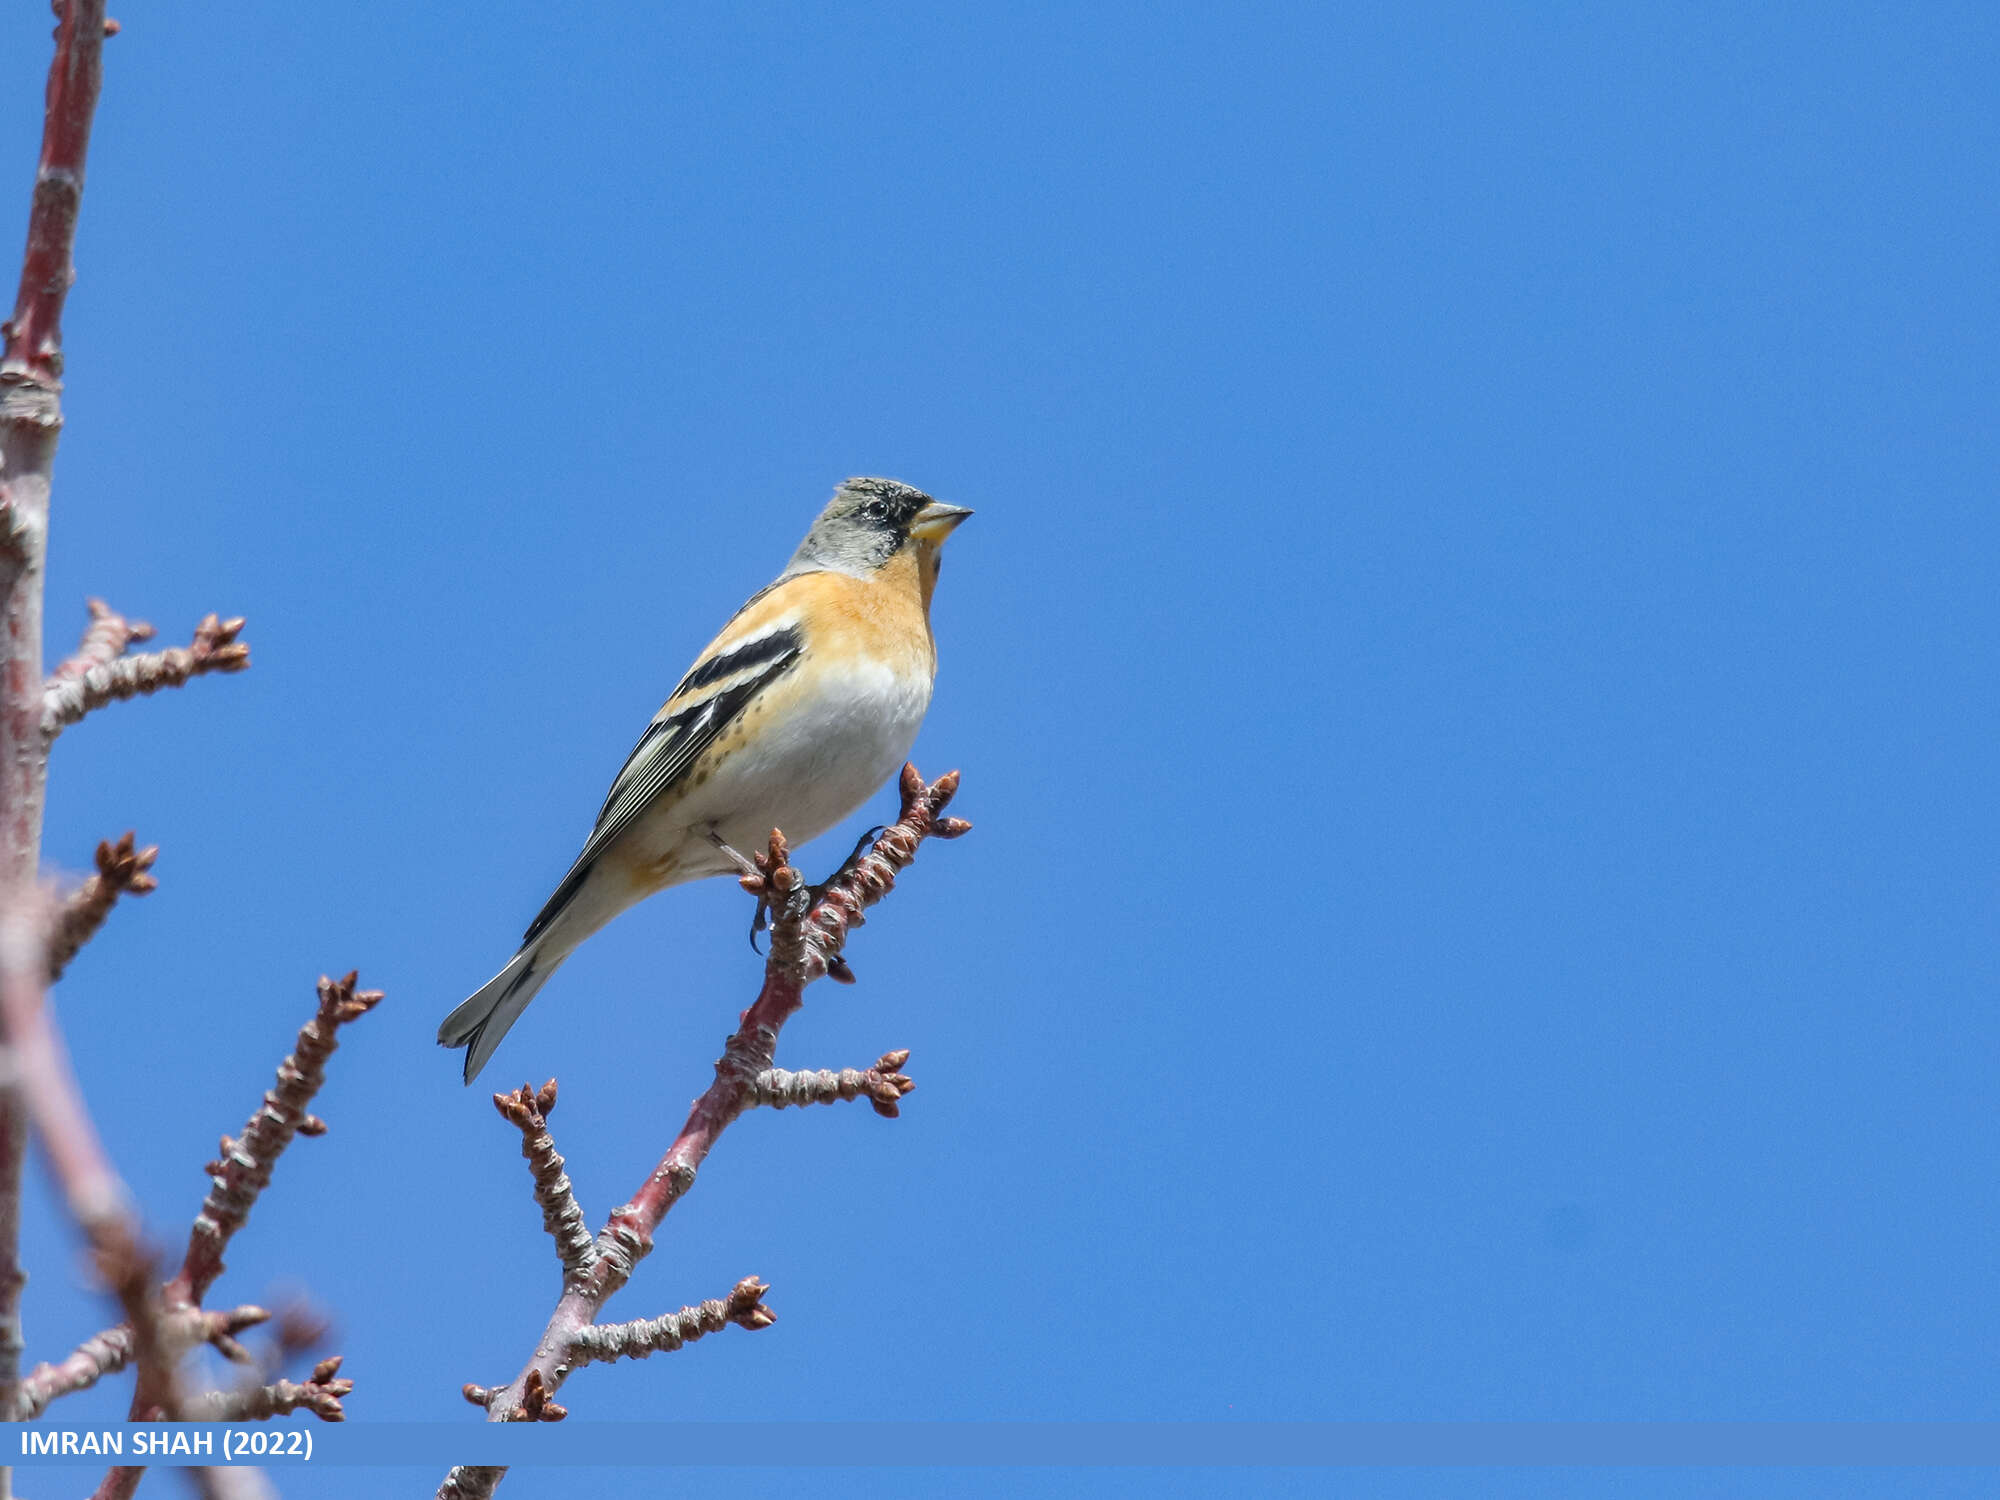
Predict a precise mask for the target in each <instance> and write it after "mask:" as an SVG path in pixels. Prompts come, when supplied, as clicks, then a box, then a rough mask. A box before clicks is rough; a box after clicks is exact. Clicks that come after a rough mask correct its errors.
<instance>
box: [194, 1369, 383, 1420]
mask: <svg viewBox="0 0 2000 1500" xmlns="http://www.w3.org/2000/svg"><path fill="white" fill-rule="evenodd" d="M339 1370H340V1357H339V1356H338V1355H335V1356H334V1357H333V1358H332V1359H323V1360H321V1361H320V1362H319V1365H318V1366H317V1367H316V1368H315V1369H314V1370H313V1372H312V1378H311V1379H310V1380H307V1381H305V1382H303V1383H301V1382H299V1381H295V1380H275V1381H273V1382H271V1384H269V1385H258V1386H250V1387H248V1388H247V1389H244V1390H240V1391H210V1392H208V1393H207V1394H206V1395H201V1396H196V1397H195V1398H194V1399H193V1400H191V1401H189V1402H187V1403H186V1405H187V1414H188V1420H190V1421H195V1422H265V1421H269V1420H270V1419H271V1418H272V1417H282V1416H284V1415H285V1414H287V1413H288V1412H295V1411H299V1410H305V1411H309V1412H311V1413H312V1414H313V1415H314V1416H316V1417H318V1418H319V1419H320V1420H321V1421H322V1422H344V1421H346V1420H347V1412H346V1411H345V1409H344V1408H342V1406H341V1404H340V1399H341V1397H343V1396H345V1395H347V1394H348V1393H349V1392H350V1391H352V1390H353V1389H354V1382H353V1381H351V1380H345V1379H340V1378H338V1372H339Z"/></svg>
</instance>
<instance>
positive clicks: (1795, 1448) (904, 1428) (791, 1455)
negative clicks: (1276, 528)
mask: <svg viewBox="0 0 2000 1500" xmlns="http://www.w3.org/2000/svg"><path fill="white" fill-rule="evenodd" d="M173 1430H174V1429H171V1428H164V1429H163V1428H161V1427H158V1426H152V1427H146V1428H141V1427H137V1426H127V1427H111V1428H92V1429H86V1428H81V1427H67V1426H65V1425H64V1424H61V1423H51V1422H46V1421H43V1422H37V1423H33V1424H31V1425H29V1426H26V1427H17V1428H15V1429H14V1430H13V1432H11V1433H4V1434H0V1463H5V1464H11V1465H13V1466H15V1467H18V1468H40V1467H46V1466H52V1465H56V1466H65V1467H67V1466H69V1465H97V1466H99V1467H102V1466H104V1465H105V1464H106V1463H109V1462H118V1461H121V1458H122V1461H124V1462H130V1463H153V1464H167V1465H182V1464H214V1463H218V1462H220V1461H222V1460H221V1456H220V1455H221V1453H222V1451H223V1450H222V1448H221V1447H220V1446H218V1445H219V1444H221V1443H224V1442H226V1440H227V1438H228V1436H229V1435H230V1434H234V1433H253V1434H262V1435H264V1442H266V1443H268V1442H269V1441H270V1438H271V1437H272V1436H273V1435H276V1434H280V1433H284V1434H289V1433H292V1432H295V1431H301V1432H302V1431H304V1430H309V1431H310V1433H311V1442H312V1454H311V1457H310V1459H301V1458H299V1457H292V1456H282V1455H281V1456H274V1457H264V1458H255V1459H250V1460H246V1461H249V1462H257V1463H261V1464H264V1465H266V1466H268V1467H271V1468H288V1467H291V1466H293V1465H295V1464H299V1463H302V1462H303V1463H307V1464H309V1465H310V1466H312V1467H315V1468H317V1467H322V1466H334V1467H340V1466H346V1465H377V1464H383V1465H386V1464H434V1465H449V1464H454V1463H468V1464H528V1465H533V1466H536V1467H565V1466H582V1465H596V1464H603V1465H615V1466H619V1467H649V1466H658V1467H694V1468H700V1467H715V1466H728V1467H773V1468H791V1467H814V1468H821V1467H866V1468H881V1467H921V1468H933V1467H966V1466H970V1467H995V1468H1011V1467H1020V1466H1045V1465H1046V1466H1055V1467H1065V1468H1069V1467H1104V1466H1121V1467H1122V1466H1149V1467H1150V1466H1221V1467H1229V1468H1265V1467H1321V1466H1350V1465H1352V1466H1398V1467H1402V1466H1421V1467H1434V1466H1442V1467H1458V1466H1478V1467H1488V1466H1538V1467H1539V1466H1550V1465H1554V1466H1564V1465H1588V1466H1600V1465H1601V1466H1663V1467H1679V1466H1694V1465H1699V1466H1710V1465H1720V1466H1742V1465H1751V1466H1783V1467H1796V1466H1819V1465H1828V1466H1870V1465H1886V1466H1898V1467H1901V1466H1951V1467H1961V1466H1968V1465H2000V1422H578V1421H568V1422H561V1423H543V1424H537V1425H527V1424H518V1425H515V1424H509V1425H488V1424H484V1423H480V1422H477V1421H474V1422H348V1423H339V1424H334V1423H317V1422H315V1423H301V1424H286V1425H284V1426H277V1425H271V1426H264V1425H257V1426H248V1427H242V1426H229V1427H224V1426H219V1425H215V1426H210V1425H204V1424H189V1425H188V1426H187V1427H186V1428H184V1429H182V1430H183V1431H186V1432H188V1433H190V1434H199V1433H204V1432H205V1433H208V1434H210V1435H211V1442H210V1444H209V1445H208V1446H207V1447H205V1448H203V1449H201V1450H199V1451H197V1452H196V1453H193V1454H186V1455H181V1454H176V1455H173V1456H156V1455H153V1454H147V1455H144V1456H140V1457H133V1456H131V1455H132V1452H133V1444H134V1441H135V1435H136V1434H138V1433H140V1432H142V1431H147V1432H152V1433H159V1432H162V1431H167V1432H171V1431H173ZM64 1432H72V1433H75V1434H77V1435H78V1438H79V1440H80V1442H81V1443H82V1444H83V1445H84V1446H87V1447H92V1448H95V1449H96V1450H98V1451H91V1452H86V1453H83V1454H79V1455H75V1456H69V1455H61V1454H58V1455H54V1456H42V1455H29V1454H24V1453H23V1452H22V1437H21V1435H22V1434H23V1433H35V1434H38V1435H40V1440H41V1441H45V1440H46V1435H47V1434H50V1433H57V1434H60V1433H64ZM90 1433H96V1434H99V1435H100V1436H99V1437H98V1439H97V1442H96V1443H95V1444H90V1443H88V1441H87V1435H88V1434H90ZM114 1433H117V1434H122V1435H123V1441H124V1452H123V1454H122V1455H114V1456H110V1457H107V1456H106V1455H105V1454H104V1453H103V1452H102V1448H103V1446H104V1444H105V1436H104V1435H108V1434H114ZM38 1446H39V1442H38Z"/></svg>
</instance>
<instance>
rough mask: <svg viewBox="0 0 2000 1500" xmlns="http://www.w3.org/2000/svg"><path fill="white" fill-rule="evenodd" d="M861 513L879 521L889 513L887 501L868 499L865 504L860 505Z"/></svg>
mask: <svg viewBox="0 0 2000 1500" xmlns="http://www.w3.org/2000/svg"><path fill="white" fill-rule="evenodd" d="M861 514H862V515H864V516H866V517H867V518H868V519H869V520H871V521H879V520H881V519H883V517H885V516H887V515H888V514H889V502H888V501H886V500H870V501H869V502H868V503H867V504H866V505H864V506H862V507H861Z"/></svg>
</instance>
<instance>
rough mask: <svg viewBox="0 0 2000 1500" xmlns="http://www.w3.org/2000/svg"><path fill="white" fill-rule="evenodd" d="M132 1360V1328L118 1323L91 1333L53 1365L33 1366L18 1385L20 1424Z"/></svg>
mask: <svg viewBox="0 0 2000 1500" xmlns="http://www.w3.org/2000/svg"><path fill="white" fill-rule="evenodd" d="M131 1359H132V1328H131V1325H130V1324H126V1323H120V1324H119V1325H118V1326H117V1327H116V1328H107V1329H105V1330H104V1331H103V1332H102V1333H94V1334H92V1335H91V1336H90V1337H89V1338H87V1339H85V1340H84V1341H83V1342H82V1343H81V1344H78V1345H77V1346H76V1348H75V1350H74V1351H72V1352H71V1353H70V1354H69V1355H68V1357H66V1358H65V1359H63V1360H61V1361H59V1362H58V1363H56V1364H52V1365H49V1364H42V1365H36V1366H35V1368H34V1369H33V1370H31V1371H29V1373H28V1378H27V1379H26V1380H23V1381H22V1382H21V1420H22V1421H24V1422H26V1421H32V1420H34V1418H36V1417H38V1416H40V1415H41V1414H42V1413H43V1412H44V1411H45V1410H47V1409H48V1405H49V1403H50V1402H51V1401H54V1400H57V1399H58V1398H59V1397H63V1396H67V1395H70V1394H72V1393H74V1392H76V1391H87V1390H89V1389H90V1388H91V1387H92V1386H94V1385H96V1384H97V1382H98V1381H100V1380H102V1379H103V1378H104V1377H105V1376H106V1375H115V1374H117V1373H118V1372H119V1371H120V1370H122V1369H124V1368H125V1366H126V1365H127V1364H129V1363H130V1362H131Z"/></svg>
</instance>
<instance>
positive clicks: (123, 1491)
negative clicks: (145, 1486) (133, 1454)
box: [90, 1464, 146, 1500]
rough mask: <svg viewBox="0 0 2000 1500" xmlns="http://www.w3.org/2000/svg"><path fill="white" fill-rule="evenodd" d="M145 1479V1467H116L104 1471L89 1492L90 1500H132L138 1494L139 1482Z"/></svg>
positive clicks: (121, 1465) (122, 1465)
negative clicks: (101, 1477) (95, 1486)
mask: <svg viewBox="0 0 2000 1500" xmlns="http://www.w3.org/2000/svg"><path fill="white" fill-rule="evenodd" d="M145 1477H146V1469H145V1466H144V1465H143V1464H142V1465H139V1466H137V1467H133V1466H130V1465H124V1464H120V1465H116V1466H114V1467H113V1468H111V1469H110V1470H108V1471H106V1473H105V1475H104V1478H103V1479H101V1480H100V1481H98V1485H97V1488H96V1489H94V1490H92V1491H91V1492H90V1500H132V1497H133V1496H134V1495H136V1494H138V1493H139V1481H140V1480H142V1479H144V1478H145Z"/></svg>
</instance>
